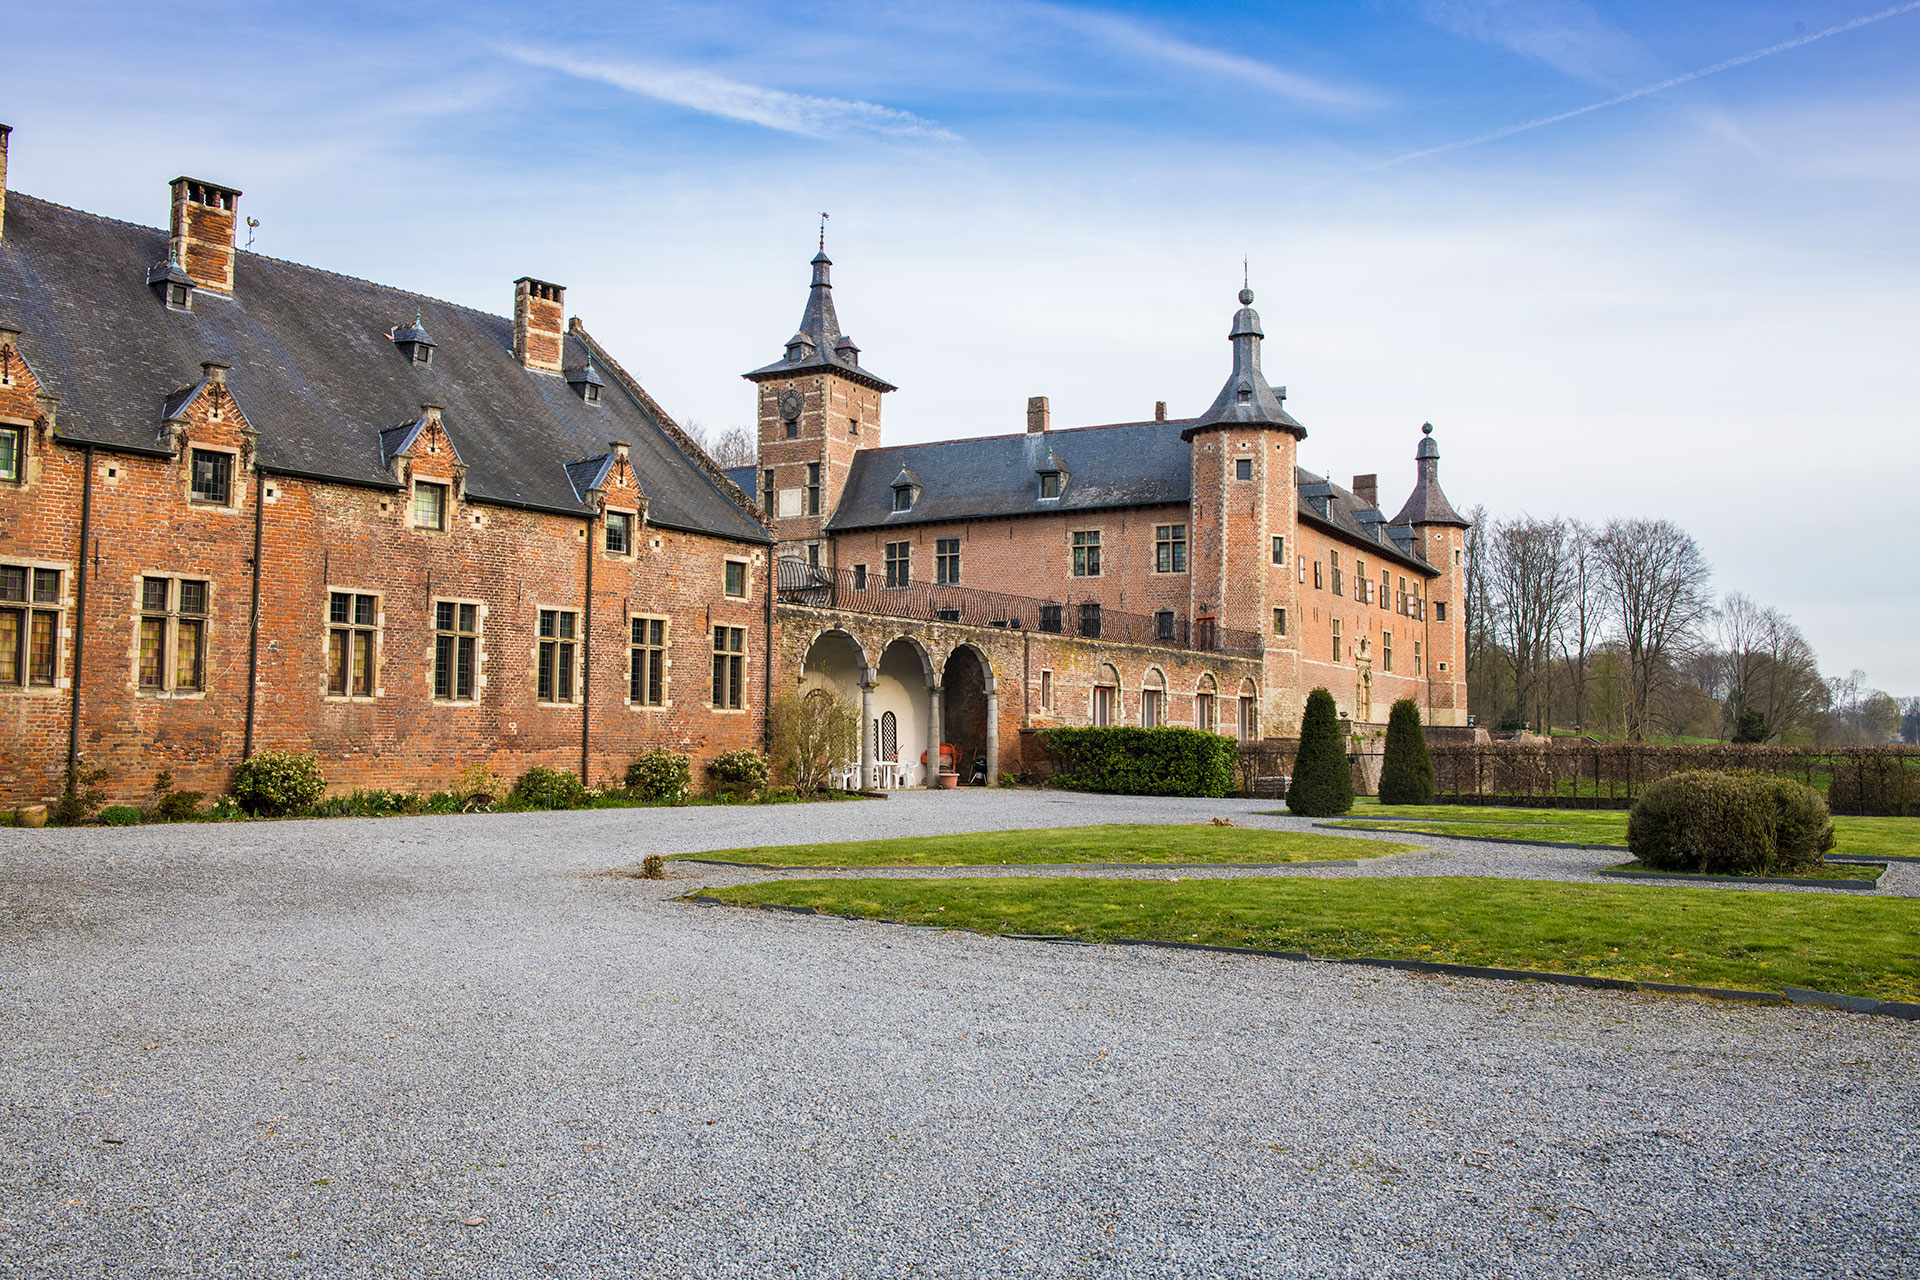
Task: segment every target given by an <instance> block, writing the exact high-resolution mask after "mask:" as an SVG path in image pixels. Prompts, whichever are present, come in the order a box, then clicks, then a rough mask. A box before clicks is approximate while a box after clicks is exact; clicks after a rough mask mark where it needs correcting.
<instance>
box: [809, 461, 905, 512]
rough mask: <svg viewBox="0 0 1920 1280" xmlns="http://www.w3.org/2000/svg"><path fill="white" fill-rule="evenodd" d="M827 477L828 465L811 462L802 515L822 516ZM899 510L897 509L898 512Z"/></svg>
mask: <svg viewBox="0 0 1920 1280" xmlns="http://www.w3.org/2000/svg"><path fill="white" fill-rule="evenodd" d="M825 475H826V464H824V463H820V462H809V463H808V464H807V483H806V486H805V489H804V492H803V493H802V496H801V502H800V514H802V515H808V516H817V515H819V514H820V489H821V485H822V484H823V482H824V477H825ZM898 509H899V508H897V507H896V508H895V510H898Z"/></svg>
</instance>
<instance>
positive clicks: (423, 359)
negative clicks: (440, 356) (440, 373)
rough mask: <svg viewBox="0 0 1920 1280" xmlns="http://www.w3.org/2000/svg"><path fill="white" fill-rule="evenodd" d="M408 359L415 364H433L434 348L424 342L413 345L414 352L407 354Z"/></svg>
mask: <svg viewBox="0 0 1920 1280" xmlns="http://www.w3.org/2000/svg"><path fill="white" fill-rule="evenodd" d="M407 359H409V360H411V361H413V362H414V363H415V364H432V363H433V348H432V347H430V346H428V345H427V344H426V343H424V342H416V343H414V344H413V350H412V351H409V352H408V353H407Z"/></svg>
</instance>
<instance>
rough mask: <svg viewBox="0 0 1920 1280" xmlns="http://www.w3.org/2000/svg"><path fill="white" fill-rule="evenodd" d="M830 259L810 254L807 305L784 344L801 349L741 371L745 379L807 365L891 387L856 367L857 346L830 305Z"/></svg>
mask: <svg viewBox="0 0 1920 1280" xmlns="http://www.w3.org/2000/svg"><path fill="white" fill-rule="evenodd" d="M832 267H833V259H832V258H829V257H828V256H827V251H826V250H825V249H822V250H821V251H820V252H819V253H817V254H815V255H814V257H813V284H812V286H811V287H809V288H808V290H807V309H806V310H805V311H803V312H801V314H800V328H799V329H798V331H796V332H795V333H794V335H793V337H791V338H789V339H787V346H788V347H790V348H791V347H792V346H793V345H794V344H796V343H798V344H800V345H801V346H802V347H803V349H804V351H803V354H802V355H801V357H800V358H799V359H797V360H795V359H792V358H791V357H790V356H787V355H783V356H781V357H780V358H779V359H778V360H775V361H774V362H773V363H772V364H765V365H761V366H760V367H759V368H758V369H754V370H751V371H749V372H748V373H746V374H744V375H742V376H744V377H745V378H747V379H748V380H749V381H757V380H760V379H763V378H782V377H786V376H788V375H789V374H794V373H804V372H806V371H807V370H809V369H834V370H837V371H839V372H840V373H845V374H849V375H851V376H852V377H855V378H858V379H860V380H862V381H864V382H866V383H868V384H869V385H870V386H873V387H876V388H878V389H879V390H881V391H892V390H893V389H894V387H893V384H892V383H891V382H888V381H887V380H886V379H885V378H882V377H881V376H880V375H879V374H877V373H875V372H873V371H872V370H871V369H863V368H861V367H860V348H859V347H856V346H854V345H853V339H852V338H849V337H848V336H847V335H846V334H844V333H842V332H840V317H839V315H838V314H837V313H836V312H835V311H834V309H833V279H832V275H831V271H832Z"/></svg>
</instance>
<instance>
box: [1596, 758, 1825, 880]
mask: <svg viewBox="0 0 1920 1280" xmlns="http://www.w3.org/2000/svg"><path fill="white" fill-rule="evenodd" d="M1627 847H1628V848H1629V849H1631V850H1633V853H1634V856H1635V857H1636V858H1638V859H1639V860H1640V862H1641V863H1642V864H1643V865H1645V866H1648V867H1651V868H1653V869H1654V870H1657V871H1697V872H1705V873H1707V874H1710V875H1733V876H1765V875H1795V874H1797V873H1800V872H1804V871H1811V870H1813V869H1815V868H1817V867H1820V866H1822V865H1823V864H1824V862H1825V858H1824V857H1823V855H1824V854H1825V853H1826V851H1827V850H1829V849H1831V848H1833V821H1832V820H1831V819H1830V818H1829V817H1828V816H1827V802H1826V801H1825V800H1823V799H1822V798H1821V797H1820V794H1819V793H1818V792H1816V791H1814V790H1812V789H1811V788H1809V787H1803V786H1801V785H1800V784H1799V783H1797V782H1792V781H1789V780H1788V779H1785V778H1776V777H1774V776H1773V775H1771V774H1766V773H1758V772H1754V771H1751V770H1738V771H1726V772H1720V771H1715V770H1710V769H1696V770H1690V771H1688V772H1686V773H1676V774H1674V775H1672V776H1671V777H1667V778H1662V779H1661V780H1660V781H1658V782H1656V783H1654V784H1653V785H1652V786H1650V787H1648V788H1647V790H1646V792H1645V793H1644V794H1643V795H1641V797H1640V799H1639V800H1638V801H1637V802H1636V803H1635V804H1634V806H1633V812H1632V813H1631V814H1629V815H1628V817H1627Z"/></svg>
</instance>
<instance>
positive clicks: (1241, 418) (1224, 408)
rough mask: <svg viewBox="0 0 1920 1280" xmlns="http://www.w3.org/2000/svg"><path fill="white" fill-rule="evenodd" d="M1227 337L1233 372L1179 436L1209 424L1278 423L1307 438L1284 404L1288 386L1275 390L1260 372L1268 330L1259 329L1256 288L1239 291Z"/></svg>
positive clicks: (1185, 437) (1190, 434) (1190, 436)
mask: <svg viewBox="0 0 1920 1280" xmlns="http://www.w3.org/2000/svg"><path fill="white" fill-rule="evenodd" d="M1227 337H1228V339H1229V340H1230V341H1231V342H1232V343H1233V372H1232V373H1231V374H1229V375H1227V382H1226V385H1225V386H1223V387H1221V388H1220V394H1219V395H1217V396H1215V397H1214V400H1213V403H1212V404H1211V405H1209V406H1208V407H1207V411H1206V412H1205V413H1203V414H1201V415H1200V416H1199V417H1197V418H1195V419H1194V420H1193V423H1192V425H1190V426H1189V427H1187V429H1186V430H1185V431H1182V432H1181V433H1180V438H1181V439H1183V440H1191V439H1193V437H1194V435H1195V434H1196V433H1197V432H1200V431H1205V430H1206V429H1208V428H1209V427H1220V426H1257V427H1279V428H1281V429H1282V430H1285V431H1290V432H1292V433H1293V434H1294V436H1295V437H1296V438H1298V439H1302V440H1304V439H1305V438H1306V435H1307V429H1306V428H1305V427H1303V426H1301V425H1300V424H1299V423H1298V422H1296V421H1294V419H1293V415H1291V414H1289V413H1288V412H1287V411H1286V409H1285V407H1284V406H1283V405H1282V404H1281V401H1283V400H1285V399H1286V395H1287V393H1286V389H1285V388H1282V389H1280V390H1278V391H1276V390H1274V389H1273V388H1272V387H1271V386H1269V385H1268V384H1267V376H1266V375H1265V374H1264V373H1262V372H1260V343H1261V340H1262V339H1264V338H1265V337H1266V334H1264V333H1262V332H1261V330H1260V313H1259V312H1258V311H1255V310H1254V309H1253V290H1251V289H1242V290H1241V291H1240V309H1239V310H1238V311H1236V312H1234V313H1233V329H1232V330H1231V331H1230V332H1229V333H1228V334H1227Z"/></svg>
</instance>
